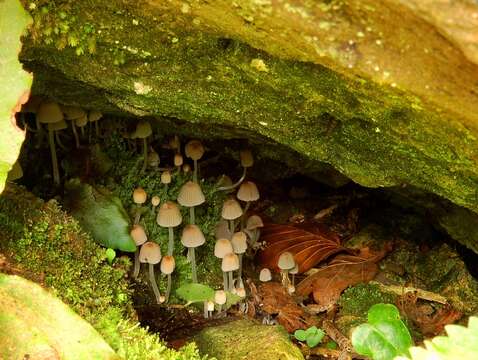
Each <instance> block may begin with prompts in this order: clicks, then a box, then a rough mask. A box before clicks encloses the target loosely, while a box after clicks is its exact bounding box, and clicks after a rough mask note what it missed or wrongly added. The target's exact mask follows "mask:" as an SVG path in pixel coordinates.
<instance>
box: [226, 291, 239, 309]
mask: <svg viewBox="0 0 478 360" xmlns="http://www.w3.org/2000/svg"><path fill="white" fill-rule="evenodd" d="M241 300H242V298H241V297H240V296H239V295H237V294H233V293H232V292H230V291H226V303H225V304H224V305H223V306H222V308H223V309H225V310H227V309H229V308H230V307H231V306H233V305H236V304H237V303H238V302H239V301H241Z"/></svg>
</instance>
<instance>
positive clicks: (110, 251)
mask: <svg viewBox="0 0 478 360" xmlns="http://www.w3.org/2000/svg"><path fill="white" fill-rule="evenodd" d="M115 258H116V251H114V250H113V249H112V248H108V249H106V260H108V264H110V265H111V264H112V263H113V260H114V259H115Z"/></svg>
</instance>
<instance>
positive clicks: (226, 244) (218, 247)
mask: <svg viewBox="0 0 478 360" xmlns="http://www.w3.org/2000/svg"><path fill="white" fill-rule="evenodd" d="M232 252H233V249H232V244H231V242H230V241H229V240H228V239H219V240H217V241H216V244H215V245H214V256H216V257H218V258H219V259H222V258H223V257H224V256H226V254H229V253H232ZM222 275H223V276H222V278H223V282H224V290H227V289H228V288H229V286H228V284H227V274H226V273H225V272H224V273H223V274H222Z"/></svg>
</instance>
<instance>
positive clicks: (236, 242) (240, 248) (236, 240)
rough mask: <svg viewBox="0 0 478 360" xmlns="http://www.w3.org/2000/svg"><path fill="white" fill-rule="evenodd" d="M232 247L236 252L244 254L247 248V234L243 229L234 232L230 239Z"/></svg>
mask: <svg viewBox="0 0 478 360" xmlns="http://www.w3.org/2000/svg"><path fill="white" fill-rule="evenodd" d="M231 243H232V248H233V249H234V253H236V254H244V253H245V252H246V250H247V236H246V234H245V233H244V232H243V231H238V232H235V233H234V234H233V235H232V239H231Z"/></svg>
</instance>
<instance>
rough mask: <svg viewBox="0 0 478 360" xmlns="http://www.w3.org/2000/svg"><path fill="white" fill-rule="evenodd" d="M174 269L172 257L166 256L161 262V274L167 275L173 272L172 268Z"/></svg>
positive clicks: (174, 262) (174, 263)
mask: <svg viewBox="0 0 478 360" xmlns="http://www.w3.org/2000/svg"><path fill="white" fill-rule="evenodd" d="M175 267H176V261H175V260H174V257H173V256H171V255H166V256H164V257H163V260H161V266H160V269H161V272H162V273H163V274H165V275H169V274H171V273H172V272H173V271H174V268H175Z"/></svg>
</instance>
